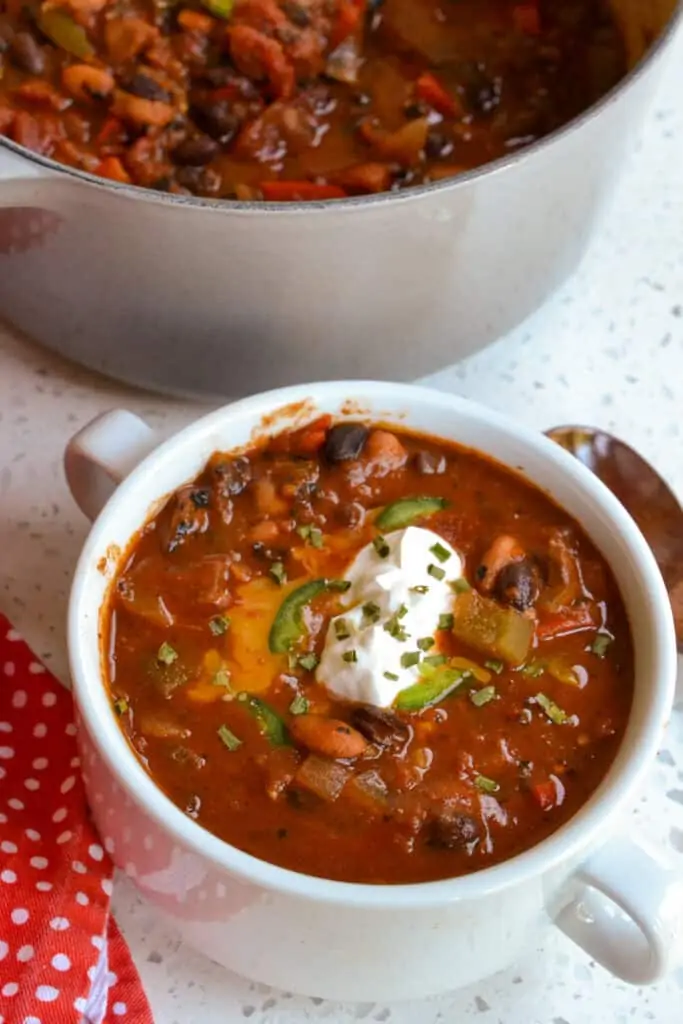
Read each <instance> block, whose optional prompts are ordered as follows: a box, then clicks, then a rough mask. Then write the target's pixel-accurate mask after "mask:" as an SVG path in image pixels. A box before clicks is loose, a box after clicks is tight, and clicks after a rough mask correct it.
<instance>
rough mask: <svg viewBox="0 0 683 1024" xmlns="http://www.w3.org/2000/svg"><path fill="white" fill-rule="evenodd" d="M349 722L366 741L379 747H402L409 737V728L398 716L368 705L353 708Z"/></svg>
mask: <svg viewBox="0 0 683 1024" xmlns="http://www.w3.org/2000/svg"><path fill="white" fill-rule="evenodd" d="M351 722H352V724H353V725H354V726H355V728H356V729H358V731H359V732H361V733H362V734H363V736H365V737H366V739H368V740H370V742H371V743H376V744H377V745H378V746H380V747H394V746H396V747H398V746H402V745H403V744H404V743H405V742H406V740H407V739H408V738H409V736H410V729H409V727H408V726H407V725H406V723H405V722H404V721H403V720H402V719H401V718H399V717H398V715H395V714H394V713H393V712H392V711H385V710H384V709H383V708H375V707H372V706H371V705H369V704H367V705H366V704H361V705H359V706H358V707H356V708H354V709H353V711H352V712H351Z"/></svg>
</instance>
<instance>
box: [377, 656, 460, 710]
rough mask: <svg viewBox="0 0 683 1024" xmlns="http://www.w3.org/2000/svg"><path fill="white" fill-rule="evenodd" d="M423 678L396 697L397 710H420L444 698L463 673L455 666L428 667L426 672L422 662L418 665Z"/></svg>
mask: <svg viewBox="0 0 683 1024" xmlns="http://www.w3.org/2000/svg"><path fill="white" fill-rule="evenodd" d="M420 673H421V674H423V675H424V678H423V679H421V680H420V682H419V683H414V684H413V685H412V686H409V687H407V689H405V690H401V692H400V693H399V694H398V696H397V697H396V700H395V701H394V706H395V707H397V708H398V709H399V711H421V710H422V709H423V708H428V707H431V705H432V704H438V703H439V701H441V700H444V698H445V697H447V696H448V695H449V694H450V693H452V692H453V690H456V689H457V688H458V687H459V686H460V685H461V683H462V682H463V681H464V678H465V674H464V673H463V672H461V671H460V670H459V669H457V668H446V667H444V668H430V669H429V674H427V671H426V668H425V665H424V662H422V664H421V665H420Z"/></svg>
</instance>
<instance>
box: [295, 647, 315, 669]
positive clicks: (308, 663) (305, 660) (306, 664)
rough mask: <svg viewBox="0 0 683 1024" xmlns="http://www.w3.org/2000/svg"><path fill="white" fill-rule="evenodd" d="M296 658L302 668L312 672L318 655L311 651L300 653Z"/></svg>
mask: <svg viewBox="0 0 683 1024" xmlns="http://www.w3.org/2000/svg"><path fill="white" fill-rule="evenodd" d="M297 660H298V663H299V665H301V667H302V669H304V670H305V671H306V672H312V671H313V669H314V668H316V667H317V665H318V655H317V654H314V653H313V651H311V652H310V653H309V654H302V655H300V656H299V658H298V659H297Z"/></svg>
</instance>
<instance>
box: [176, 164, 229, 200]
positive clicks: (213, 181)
mask: <svg viewBox="0 0 683 1024" xmlns="http://www.w3.org/2000/svg"><path fill="white" fill-rule="evenodd" d="M176 181H177V182H178V184H179V185H182V186H183V187H184V188H189V190H190V192H192V193H194V195H198V196H214V195H216V194H217V193H218V190H219V189H220V184H221V179H220V175H219V174H217V173H216V172H215V171H213V170H211V168H210V167H179V168H178V171H177V172H176Z"/></svg>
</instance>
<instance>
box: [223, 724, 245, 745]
mask: <svg viewBox="0 0 683 1024" xmlns="http://www.w3.org/2000/svg"><path fill="white" fill-rule="evenodd" d="M218 735H219V737H220V739H221V740H222V742H223V743H224V744H225V746H226V747H227V748H228V750H237V748H238V747H241V746H242V740H240V739H238V738H237V736H235V734H234V732H232V731H231V730H230V729H228V727H227V725H221V726H220V727H219V729H218Z"/></svg>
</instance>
